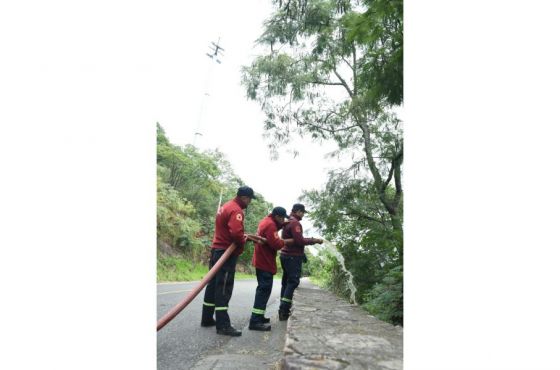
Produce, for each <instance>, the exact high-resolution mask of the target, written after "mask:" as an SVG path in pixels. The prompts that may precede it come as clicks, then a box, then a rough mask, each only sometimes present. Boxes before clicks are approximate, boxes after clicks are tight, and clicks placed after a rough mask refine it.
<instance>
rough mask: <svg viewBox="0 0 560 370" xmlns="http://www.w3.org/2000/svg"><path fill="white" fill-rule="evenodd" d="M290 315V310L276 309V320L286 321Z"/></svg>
mask: <svg viewBox="0 0 560 370" xmlns="http://www.w3.org/2000/svg"><path fill="white" fill-rule="evenodd" d="M288 317H290V312H284V311H278V320H280V321H286V320H288Z"/></svg>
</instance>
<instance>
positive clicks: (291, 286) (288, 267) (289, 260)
mask: <svg viewBox="0 0 560 370" xmlns="http://www.w3.org/2000/svg"><path fill="white" fill-rule="evenodd" d="M302 263H303V256H285V255H283V254H281V255H280V264H281V265H282V270H283V271H284V272H283V273H282V289H281V290H280V297H281V298H280V311H281V312H284V313H288V312H290V308H291V307H292V298H293V296H294V290H296V288H297V287H298V285H299V278H300V277H301V265H302Z"/></svg>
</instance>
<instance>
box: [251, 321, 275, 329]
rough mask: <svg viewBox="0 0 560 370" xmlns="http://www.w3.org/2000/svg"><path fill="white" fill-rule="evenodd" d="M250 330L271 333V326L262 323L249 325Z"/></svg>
mask: <svg viewBox="0 0 560 370" xmlns="http://www.w3.org/2000/svg"><path fill="white" fill-rule="evenodd" d="M249 330H258V331H270V325H268V324H265V323H262V322H254V323H253V322H251V323H249Z"/></svg>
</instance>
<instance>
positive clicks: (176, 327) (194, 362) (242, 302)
mask: <svg viewBox="0 0 560 370" xmlns="http://www.w3.org/2000/svg"><path fill="white" fill-rule="evenodd" d="M197 284H198V282H189V283H171V284H158V286H157V291H158V293H157V294H158V296H157V305H158V307H157V313H158V318H160V317H161V316H163V315H164V314H165V313H166V312H167V311H168V310H169V309H171V308H172V307H173V306H175V304H177V302H179V301H180V300H181V299H182V298H183V297H184V296H185V295H186V294H187V292H188V291H190V290H192V289H193V288H194V287H195V286H196V285H197ZM256 286H257V282H256V279H255V280H236V281H235V286H234V288H233V296H232V298H231V300H230V302H229V315H230V319H231V323H232V325H233V326H234V327H235V328H236V329H240V330H242V331H243V335H242V336H241V337H236V338H231V337H227V336H223V335H217V334H216V329H215V328H214V327H211V328H202V327H201V326H200V316H201V312H202V297H203V295H204V290H202V292H201V293H200V294H199V295H198V296H197V297H196V298H195V299H194V300H193V301H192V302H191V303H190V304H189V306H188V307H187V308H185V309H184V310H183V311H182V312H181V313H180V314H179V315H178V316H176V317H175V318H174V319H173V320H172V321H171V322H170V323H169V324H167V325H166V326H165V327H164V328H163V329H161V330H160V331H159V332H158V334H157V363H158V370H179V369H181V370H182V369H197V370H202V369H267V368H274V366H275V365H276V363H277V362H278V361H280V359H281V358H282V349H283V348H284V342H285V334H286V321H282V322H279V321H278V314H277V311H278V305H279V295H280V281H279V280H274V286H273V289H272V295H271V297H270V300H269V301H268V308H267V311H266V316H267V317H270V318H271V324H272V332H257V331H252V330H249V329H248V326H249V318H250V316H251V309H252V307H253V301H254V298H255V288H256ZM154 326H155V324H154Z"/></svg>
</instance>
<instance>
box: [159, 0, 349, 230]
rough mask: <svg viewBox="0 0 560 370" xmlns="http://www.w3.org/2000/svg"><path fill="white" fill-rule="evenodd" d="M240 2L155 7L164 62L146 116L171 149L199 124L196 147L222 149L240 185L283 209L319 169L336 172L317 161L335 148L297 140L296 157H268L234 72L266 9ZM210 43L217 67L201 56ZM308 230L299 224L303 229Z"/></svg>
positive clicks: (255, 110)
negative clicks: (216, 47)
mask: <svg viewBox="0 0 560 370" xmlns="http://www.w3.org/2000/svg"><path fill="white" fill-rule="evenodd" d="M240 4H241V3H238V2H232V1H206V2H194V3H183V2H173V3H166V4H162V7H166V9H160V11H161V12H162V21H161V22H160V23H159V24H158V27H162V28H163V29H159V32H161V33H162V34H164V35H165V36H166V37H165V39H162V43H161V44H160V46H161V49H159V50H156V51H154V52H156V53H157V55H158V58H162V59H163V60H165V63H162V64H164V65H165V68H162V69H161V70H160V71H158V74H159V81H160V83H161V86H160V89H159V91H160V93H159V94H157V101H154V102H153V103H154V107H155V108H156V109H155V111H154V117H153V119H154V121H158V122H159V123H160V124H161V125H162V127H163V128H164V129H165V132H166V134H167V136H168V137H169V139H170V140H171V142H172V143H174V144H176V145H185V144H192V143H193V140H194V133H195V132H196V128H197V126H198V125H199V124H200V130H199V131H200V132H201V133H202V136H198V137H197V138H196V146H197V147H198V148H200V149H218V150H220V151H221V152H223V153H224V154H225V155H226V158H227V159H228V160H229V161H230V162H231V164H232V166H233V169H234V171H235V172H236V174H238V175H239V176H240V177H241V178H242V179H243V180H244V181H245V182H246V183H247V185H249V186H251V187H253V189H254V190H255V191H256V192H258V193H260V194H262V195H263V196H264V197H265V199H266V200H268V201H270V202H272V203H273V204H274V205H275V206H283V207H285V208H286V209H287V210H288V212H289V211H290V209H291V206H292V204H293V203H295V202H296V201H297V198H298V197H299V196H300V195H301V194H302V191H303V190H304V189H313V188H317V189H318V188H321V187H322V186H323V184H324V183H325V181H326V179H327V171H328V170H329V169H333V168H337V167H338V164H337V163H336V161H335V162H333V161H332V160H326V159H325V158H324V156H325V154H326V153H327V152H329V151H332V150H334V149H335V148H336V146H335V145H334V144H333V143H323V145H320V144H319V143H312V142H311V141H310V139H307V138H304V139H297V140H296V141H295V142H296V143H297V145H298V150H299V152H300V154H299V156H297V157H296V158H294V157H293V156H292V155H290V154H289V153H287V152H284V153H282V150H280V152H281V153H280V157H279V158H278V160H271V156H270V153H269V150H268V148H267V143H266V142H265V139H264V138H263V132H264V129H263V117H264V115H263V113H262V112H261V110H260V107H259V104H258V103H256V102H254V101H249V100H248V99H247V98H246V97H245V91H244V88H243V87H242V86H241V73H240V70H241V66H242V65H249V64H250V63H251V61H252V60H253V59H254V58H255V56H257V55H258V53H259V47H258V46H256V44H255V40H256V39H257V38H258V37H259V36H260V34H261V33H262V30H263V26H262V25H263V22H264V20H265V19H266V18H267V17H269V15H270V13H271V11H272V7H271V5H270V1H268V0H249V1H245V2H243V3H242V4H243V6H241V5H240ZM218 39H220V46H222V47H223V48H224V49H225V51H224V53H223V56H222V57H220V59H221V62H222V63H221V64H217V63H215V62H213V61H212V60H211V59H210V58H209V57H208V56H207V55H206V53H207V52H211V50H210V48H209V46H210V42H211V41H214V42H217V41H218ZM205 92H208V94H209V95H208V96H205ZM309 228H310V224H309V223H305V224H304V229H307V230H309Z"/></svg>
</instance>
